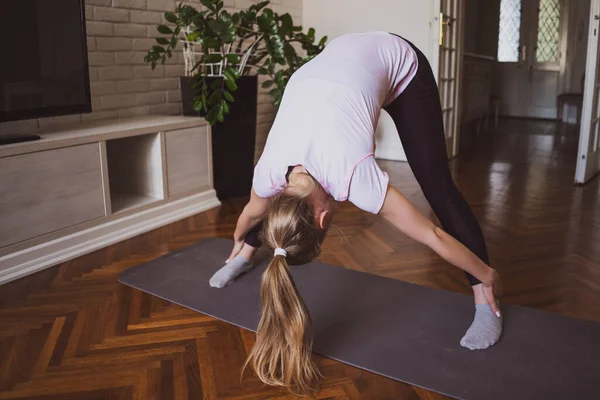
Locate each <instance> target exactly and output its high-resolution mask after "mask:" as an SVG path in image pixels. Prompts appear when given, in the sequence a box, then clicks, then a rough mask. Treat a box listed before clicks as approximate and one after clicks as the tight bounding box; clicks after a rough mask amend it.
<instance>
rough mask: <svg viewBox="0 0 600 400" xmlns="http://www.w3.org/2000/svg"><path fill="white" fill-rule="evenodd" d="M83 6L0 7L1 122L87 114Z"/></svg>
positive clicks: (61, 1)
mask: <svg viewBox="0 0 600 400" xmlns="http://www.w3.org/2000/svg"><path fill="white" fill-rule="evenodd" d="M83 2H84V0H58V1H55V0H52V1H51V0H10V1H3V2H2V6H1V10H2V11H1V12H0V37H1V38H2V63H0V69H1V73H0V121H11V120H18V119H27V118H36V117H49V116H56V115H65V114H77V113H85V112H90V111H91V100H90V84H89V76H88V61H87V39H86V35H85V7H84V4H83Z"/></svg>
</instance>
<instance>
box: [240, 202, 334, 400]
mask: <svg viewBox="0 0 600 400" xmlns="http://www.w3.org/2000/svg"><path fill="white" fill-rule="evenodd" d="M262 235H263V240H264V242H265V244H266V245H267V246H268V247H269V248H271V249H272V250H274V249H276V248H281V249H283V250H285V253H287V257H286V256H283V255H275V256H274V257H273V260H272V261H271V263H270V264H269V265H268V267H267V269H266V270H265V272H264V274H263V276H262V281H261V288H260V296H261V302H262V316H261V319H260V322H259V324H258V328H257V332H256V343H255V345H254V347H253V348H252V350H251V352H250V354H249V357H248V360H247V361H246V364H245V365H244V368H245V367H246V366H247V365H248V364H249V363H251V364H252V366H253V368H254V371H255V373H256V375H257V376H258V378H259V379H260V380H261V381H262V382H264V383H265V384H268V385H272V386H282V387H285V388H287V389H288V390H289V391H290V392H291V393H293V394H296V395H310V394H311V392H312V391H313V390H315V389H316V388H317V387H318V381H319V377H320V373H319V371H318V369H317V366H316V365H315V363H314V361H313V359H312V344H313V339H312V325H311V318H310V314H309V312H308V308H307V307H306V304H305V303H304V300H303V299H302V297H301V296H300V293H299V292H298V289H297V288H296V285H295V283H294V281H293V279H292V275H291V273H290V270H289V267H288V262H289V264H290V265H301V264H305V263H307V262H309V261H310V260H312V259H313V258H314V257H316V256H317V255H318V254H319V252H320V244H321V242H322V241H323V238H324V232H323V231H322V230H321V229H320V228H318V227H317V226H316V223H315V222H314V216H313V214H312V211H311V207H310V205H309V204H308V202H307V199H306V198H305V197H299V196H294V195H290V194H281V195H279V196H278V197H277V198H275V199H274V200H273V201H272V204H271V207H270V209H269V212H268V213H267V217H266V219H265V223H264V226H263V233H262Z"/></svg>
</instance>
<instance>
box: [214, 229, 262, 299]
mask: <svg viewBox="0 0 600 400" xmlns="http://www.w3.org/2000/svg"><path fill="white" fill-rule="evenodd" d="M261 229H262V222H261V223H259V224H258V225H256V226H255V227H254V228H252V229H251V230H250V232H248V234H247V235H246V239H245V244H244V247H242V250H241V251H240V253H239V254H238V255H237V256H235V257H234V258H233V259H232V260H229V261H228V262H227V264H225V266H223V268H221V269H220V270H218V271H217V272H215V274H214V275H213V276H212V278H210V281H209V283H210V286H212V287H216V288H223V287H225V286H227V285H229V284H230V283H231V282H233V281H234V280H235V279H236V278H237V277H238V276H240V275H241V274H243V273H244V272H247V271H249V270H251V269H252V267H253V264H252V257H254V254H255V253H256V250H258V248H259V247H261V246H262V241H261V240H260V231H261Z"/></svg>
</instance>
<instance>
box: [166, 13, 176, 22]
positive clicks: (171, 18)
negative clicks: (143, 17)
mask: <svg viewBox="0 0 600 400" xmlns="http://www.w3.org/2000/svg"><path fill="white" fill-rule="evenodd" d="M165 19H166V20H167V21H169V22H170V23H172V24H176V23H177V15H175V13H172V12H166V13H165Z"/></svg>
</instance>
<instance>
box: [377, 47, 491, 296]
mask: <svg viewBox="0 0 600 400" xmlns="http://www.w3.org/2000/svg"><path fill="white" fill-rule="evenodd" d="M417 54H418V55H419V69H418V71H417V75H416V76H415V77H414V78H413V80H412V81H411V83H410V84H409V85H408V87H407V88H406V90H405V91H404V92H403V93H402V94H401V95H400V96H399V97H398V98H397V99H396V100H395V101H394V102H393V103H392V104H390V105H389V106H388V107H386V111H387V112H388V113H389V114H390V116H391V117H392V119H393V120H394V122H395V124H396V127H397V129H398V133H399V135H400V140H401V141H402V146H403V148H404V151H405V153H406V158H407V160H408V163H409V165H410V167H411V169H412V171H413V173H414V175H415V178H416V179H417V182H419V185H420V186H421V189H422V190H423V194H424V195H425V197H426V198H427V201H428V202H429V204H430V205H431V208H432V209H433V212H434V213H435V215H436V216H437V217H438V219H439V220H440V223H441V224H442V227H443V228H444V230H445V231H446V232H448V233H449V234H450V235H452V236H453V237H454V238H455V239H457V240H458V241H460V242H461V243H462V244H464V245H465V246H467V247H468V248H469V249H470V250H471V251H472V252H473V253H475V254H476V255H477V256H478V257H479V258H480V259H481V260H482V261H483V262H485V263H486V264H489V260H488V255H487V249H486V245H485V240H484V238H483V234H482V232H481V228H480V226H479V223H478V222H477V220H476V218H475V215H474V214H473V212H472V211H471V208H470V207H469V205H468V204H467V202H466V200H465V199H464V197H463V196H462V194H461V193H460V192H459V191H458V188H457V187H456V185H455V184H454V180H453V179H452V175H451V174H450V169H449V167H448V156H447V154H446V141H445V136H444V123H443V119H442V118H443V117H442V108H441V105H440V97H439V92H438V89H437V85H436V82H435V78H434V76H433V73H432V71H431V67H430V66H429V63H428V62H427V59H426V58H425V56H423V55H422V53H421V52H418V53H417ZM466 275H467V279H468V280H469V283H470V284H471V285H472V286H474V285H478V284H480V283H481V282H480V281H479V280H478V279H477V278H475V277H474V276H472V275H471V274H468V273H466Z"/></svg>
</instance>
